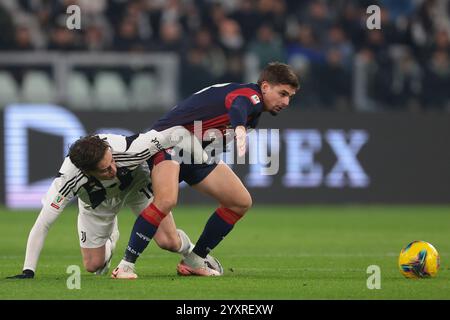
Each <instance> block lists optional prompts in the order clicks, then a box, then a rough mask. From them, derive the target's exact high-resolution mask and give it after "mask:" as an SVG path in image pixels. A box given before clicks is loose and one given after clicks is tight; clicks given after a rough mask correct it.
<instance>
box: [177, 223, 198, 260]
mask: <svg viewBox="0 0 450 320" xmlns="http://www.w3.org/2000/svg"><path fill="white" fill-rule="evenodd" d="M177 233H178V236H179V237H180V240H181V246H180V249H178V252H179V253H181V254H182V255H183V256H186V255H187V254H188V253H189V252H191V251H192V249H194V244H193V243H192V242H191V239H189V236H188V235H187V234H186V232H184V231H183V230H181V229H177Z"/></svg>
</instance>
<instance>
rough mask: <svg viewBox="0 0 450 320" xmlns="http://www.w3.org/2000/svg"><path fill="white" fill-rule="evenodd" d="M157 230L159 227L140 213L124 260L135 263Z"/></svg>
mask: <svg viewBox="0 0 450 320" xmlns="http://www.w3.org/2000/svg"><path fill="white" fill-rule="evenodd" d="M156 230H158V228H157V227H155V226H154V225H153V224H151V223H150V222H148V221H147V220H145V219H144V218H143V217H142V215H140V216H139V217H138V218H137V219H136V222H135V223H134V226H133V231H132V232H131V235H130V240H129V241H128V246H127V249H126V250H125V256H124V260H126V261H128V262H132V263H135V262H136V259H137V258H138V257H139V255H140V254H141V253H142V252H143V251H144V250H145V248H147V246H148V244H149V243H150V240H151V239H152V238H153V236H154V235H155V233H156Z"/></svg>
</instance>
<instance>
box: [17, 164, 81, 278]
mask: <svg viewBox="0 0 450 320" xmlns="http://www.w3.org/2000/svg"><path fill="white" fill-rule="evenodd" d="M82 176H83V175H82V173H81V172H80V171H79V170H77V169H76V168H75V166H74V165H73V164H72V163H71V162H70V160H69V159H68V158H66V160H65V161H64V163H63V165H62V167H61V169H60V170H59V172H58V176H57V177H56V178H55V179H54V180H53V182H52V184H51V186H50V188H49V189H48V191H47V193H46V194H45V195H44V197H43V198H42V209H41V211H40V213H39V216H38V217H37V219H36V222H35V223H34V225H33V227H32V229H31V231H30V234H29V235H28V241H27V248H26V253H25V262H24V266H23V269H24V270H25V269H30V270H33V271H36V266H37V263H38V260H39V256H40V253H41V250H42V248H43V247H44V242H45V239H46V237H47V234H48V230H49V229H50V227H51V225H52V224H53V223H54V222H55V221H56V219H57V218H58V216H59V215H60V214H61V213H62V212H63V210H64V208H65V207H66V205H67V204H68V203H69V202H70V200H71V199H72V198H73V197H74V195H75V191H74V189H75V187H76V185H77V182H79V180H80V179H81V178H82Z"/></svg>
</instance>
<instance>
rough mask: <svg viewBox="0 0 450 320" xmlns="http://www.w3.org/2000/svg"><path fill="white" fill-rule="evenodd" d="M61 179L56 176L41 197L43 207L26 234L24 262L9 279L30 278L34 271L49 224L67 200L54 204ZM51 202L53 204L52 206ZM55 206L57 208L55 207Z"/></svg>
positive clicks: (53, 220)
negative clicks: (19, 272) (18, 270)
mask: <svg viewBox="0 0 450 320" xmlns="http://www.w3.org/2000/svg"><path fill="white" fill-rule="evenodd" d="M59 180H61V179H59V178H57V179H55V180H54V181H53V183H52V185H51V187H50V189H49V190H48V191H47V194H46V195H45V197H44V199H43V207H42V209H41V212H40V213H39V216H38V217H37V219H36V222H35V223H34V225H33V228H31V231H30V234H29V235H28V241H27V248H26V253H25V262H24V265H23V268H22V270H23V271H22V273H21V274H17V275H15V276H12V277H8V278H9V279H32V278H34V275H35V272H36V266H37V263H38V260H39V256H40V254H41V251H42V248H43V247H44V242H45V239H46V237H47V234H48V230H49V229H50V227H51V225H52V224H53V223H54V222H55V221H56V219H57V218H58V216H59V214H60V213H61V212H62V211H63V209H64V206H65V205H66V203H67V201H62V202H61V203H58V204H59V205H60V206H56V205H55V204H54V203H53V201H54V199H56V198H57V197H58V191H57V190H58V185H59V183H60V181H59ZM52 204H53V206H52ZM56 207H57V208H56Z"/></svg>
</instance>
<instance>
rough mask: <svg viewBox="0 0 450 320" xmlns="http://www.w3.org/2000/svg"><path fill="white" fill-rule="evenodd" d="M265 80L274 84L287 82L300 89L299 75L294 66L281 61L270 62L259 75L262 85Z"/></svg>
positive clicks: (259, 81) (259, 82)
mask: <svg viewBox="0 0 450 320" xmlns="http://www.w3.org/2000/svg"><path fill="white" fill-rule="evenodd" d="M263 81H267V82H268V83H270V84H272V85H279V84H287V85H290V86H291V87H293V88H295V90H298V88H299V87H300V84H299V82H298V78H297V75H296V74H295V72H294V70H292V68H291V67H290V66H289V65H287V64H285V63H281V62H277V61H276V62H270V63H269V64H268V65H267V66H266V67H265V68H264V69H263V70H262V71H261V74H260V75H259V79H258V85H259V86H261V84H262V83H263Z"/></svg>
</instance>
